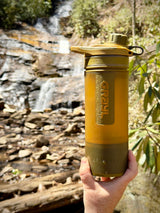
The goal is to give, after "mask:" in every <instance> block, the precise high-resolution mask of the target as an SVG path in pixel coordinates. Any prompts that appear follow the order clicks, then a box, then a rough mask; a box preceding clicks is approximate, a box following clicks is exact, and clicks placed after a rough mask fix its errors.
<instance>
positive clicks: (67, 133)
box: [65, 123, 81, 136]
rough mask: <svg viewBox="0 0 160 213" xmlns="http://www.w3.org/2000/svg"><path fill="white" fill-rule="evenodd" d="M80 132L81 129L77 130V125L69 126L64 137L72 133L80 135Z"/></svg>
mask: <svg viewBox="0 0 160 213" xmlns="http://www.w3.org/2000/svg"><path fill="white" fill-rule="evenodd" d="M80 132H81V129H80V128H79V126H78V124H75V123H74V124H69V125H68V127H67V129H66V130H65V135H66V136H69V135H71V134H72V133H74V134H75V133H80Z"/></svg>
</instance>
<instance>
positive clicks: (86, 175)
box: [79, 157, 95, 188]
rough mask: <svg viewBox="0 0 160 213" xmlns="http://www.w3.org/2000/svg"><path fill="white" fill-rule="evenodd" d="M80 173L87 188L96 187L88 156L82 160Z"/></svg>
mask: <svg viewBox="0 0 160 213" xmlns="http://www.w3.org/2000/svg"><path fill="white" fill-rule="evenodd" d="M79 174H80V177H81V180H82V183H83V185H84V187H85V188H94V183H95V181H94V179H93V177H92V174H91V171H90V165H89V162H88V159H87V158H86V157H83V158H82V160H81V165H80V169H79Z"/></svg>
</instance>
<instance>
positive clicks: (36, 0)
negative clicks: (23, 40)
mask: <svg viewBox="0 0 160 213" xmlns="http://www.w3.org/2000/svg"><path fill="white" fill-rule="evenodd" d="M51 5H52V4H51V0H12V1H11V0H1V1H0V27H3V28H5V29H8V28H13V27H15V26H16V24H17V23H18V22H19V21H22V22H27V23H29V24H33V23H34V22H35V21H36V19H37V18H38V17H44V16H46V15H47V14H49V12H50V9H51Z"/></svg>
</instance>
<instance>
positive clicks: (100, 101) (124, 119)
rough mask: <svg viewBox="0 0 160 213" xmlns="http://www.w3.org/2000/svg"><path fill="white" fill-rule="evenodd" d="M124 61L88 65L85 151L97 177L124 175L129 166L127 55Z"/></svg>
mask: <svg viewBox="0 0 160 213" xmlns="http://www.w3.org/2000/svg"><path fill="white" fill-rule="evenodd" d="M111 58H114V60H117V59H115V57H113V56H110V57H108V56H107V60H109V61H110V62H112V60H110V59H111ZM89 60H93V58H90V59H89ZM86 61H87V59H86ZM122 62H123V63H124V65H123V66H120V65H119V64H117V65H116V66H117V67H113V66H108V67H107V66H106V64H105V66H103V65H102V62H101V63H98V62H97V61H96V62H95V64H98V67H95V66H88V64H89V63H87V65H86V71H85V141H86V146H85V152H86V156H87V158H88V160H89V163H90V166H91V172H92V174H93V175H94V176H102V177H116V176H121V175H123V173H124V172H125V170H126V168H127V156H128V71H127V67H128V57H125V58H124V59H123V60H122ZM92 64H94V63H92ZM101 65H102V66H101Z"/></svg>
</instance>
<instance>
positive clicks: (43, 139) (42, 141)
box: [35, 135, 49, 147]
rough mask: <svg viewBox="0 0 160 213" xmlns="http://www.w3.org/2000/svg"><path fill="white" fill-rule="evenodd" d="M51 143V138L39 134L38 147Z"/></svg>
mask: <svg viewBox="0 0 160 213" xmlns="http://www.w3.org/2000/svg"><path fill="white" fill-rule="evenodd" d="M48 145H49V140H48V139H47V138H46V137H44V136H43V135H39V136H38V138H37V139H36V144H35V146H36V147H43V146H48Z"/></svg>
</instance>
